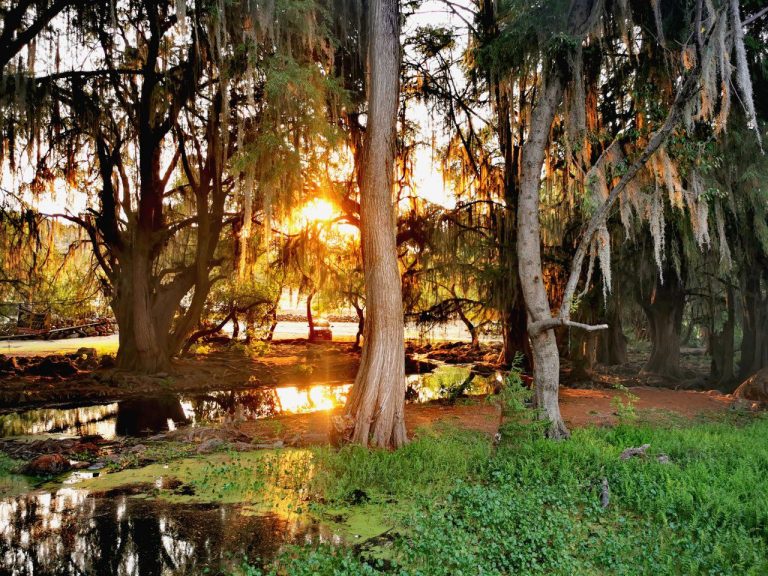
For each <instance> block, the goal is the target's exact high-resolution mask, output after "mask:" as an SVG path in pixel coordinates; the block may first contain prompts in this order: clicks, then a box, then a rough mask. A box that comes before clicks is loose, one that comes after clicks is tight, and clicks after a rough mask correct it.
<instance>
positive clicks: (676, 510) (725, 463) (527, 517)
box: [243, 418, 768, 576]
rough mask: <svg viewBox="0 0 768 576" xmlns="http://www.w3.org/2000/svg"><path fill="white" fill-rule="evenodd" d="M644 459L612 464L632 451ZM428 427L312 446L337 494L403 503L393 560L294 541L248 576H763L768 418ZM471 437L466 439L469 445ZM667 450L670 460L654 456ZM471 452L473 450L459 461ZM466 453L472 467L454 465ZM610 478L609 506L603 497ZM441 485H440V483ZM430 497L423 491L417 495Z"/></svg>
mask: <svg viewBox="0 0 768 576" xmlns="http://www.w3.org/2000/svg"><path fill="white" fill-rule="evenodd" d="M645 443H648V444H650V445H651V449H650V450H649V454H648V457H646V458H634V459H630V460H626V461H623V460H620V459H619V454H620V453H621V451H622V450H624V449H625V448H627V447H630V446H639V445H641V444H645ZM482 444H485V445H486V446H487V441H485V440H482V439H481V438H479V437H478V436H476V435H473V434H470V433H458V432H452V433H449V434H448V435H447V436H443V437H442V438H441V437H439V436H424V437H421V438H419V439H417V440H416V441H415V442H413V443H412V444H411V445H409V446H408V447H407V448H405V449H404V450H401V451H398V452H394V453H393V452H376V451H367V450H362V449H355V448H345V449H343V450H341V451H339V452H330V451H327V452H324V451H320V452H317V453H316V455H315V464H316V466H317V470H318V474H319V477H320V478H321V479H322V481H319V482H318V483H316V484H315V487H316V488H318V487H320V488H322V490H321V492H322V493H323V494H325V495H327V496H329V497H331V498H334V497H335V498H342V497H343V495H344V494H345V493H347V492H348V491H349V490H350V489H353V488H358V489H365V490H370V491H371V492H372V493H375V492H376V491H379V492H386V493H388V494H389V498H390V500H389V501H390V502H391V503H392V504H391V505H392V506H393V507H395V506H397V505H401V506H402V505H403V504H404V503H407V504H408V506H409V507H410V509H411V512H409V513H406V514H405V515H404V516H403V517H402V519H401V520H400V522H399V523H398V526H397V527H396V530H397V532H398V533H399V535H400V536H399V537H398V538H396V540H395V542H394V545H393V549H392V550H391V551H390V553H389V556H388V559H389V560H388V563H387V567H386V568H387V569H386V570H383V569H381V570H380V568H381V566H379V565H376V563H375V562H374V561H371V560H370V559H366V558H364V557H362V556H361V557H355V556H354V555H352V553H351V551H350V550H349V549H334V548H330V547H322V546H321V547H319V548H303V549H302V548H292V549H290V550H289V551H288V552H287V553H286V554H285V555H284V556H282V557H281V558H280V559H279V560H278V561H277V563H276V564H275V566H274V567H272V568H271V571H266V572H262V571H259V570H257V569H253V568H250V570H251V571H250V572H248V571H245V572H243V573H246V574H376V573H395V574H399V575H401V576H405V575H413V576H416V575H419V576H438V575H449V574H482V575H501V574H553V575H557V574H563V575H565V574H568V575H572V574H617V575H637V574H739V575H742V574H755V575H756V574H764V573H765V572H766V570H768V552H767V550H768V547H767V546H766V544H767V543H768V529H766V527H767V526H768V501H767V500H766V499H765V498H762V496H761V494H763V493H764V492H765V490H766V489H768V479H766V475H765V469H766V465H768V420H766V419H762V418H761V419H758V420H752V421H750V422H749V423H748V424H747V425H745V426H743V427H741V426H738V425H735V423H734V422H733V421H731V420H730V419H728V420H726V421H724V422H715V423H712V422H709V423H706V424H698V425H690V424H687V425H686V426H685V427H679V426H678V427H671V426H670V427H660V426H658V424H656V426H655V427H649V426H645V425H643V426H640V425H625V424H623V425H620V426H618V427H616V428H613V429H597V428H592V429H579V430H576V431H574V434H573V437H572V439H571V440H570V441H568V442H559V443H554V442H550V441H547V440H543V439H530V440H526V441H524V442H519V443H516V444H511V443H502V445H501V446H499V448H498V450H497V451H496V453H495V454H493V455H491V454H490V453H489V452H488V451H487V448H486V449H483V448H481V445H482ZM467 446H469V448H467ZM659 453H665V454H667V455H669V457H670V459H671V463H669V464H663V463H660V462H659V461H657V459H656V458H655V455H657V454H659ZM467 456H468V457H467ZM464 460H467V461H468V462H471V465H469V466H467V464H466V463H465V464H462V461H464ZM603 478H605V479H607V481H608V483H609V486H610V491H611V501H610V504H609V506H608V508H605V509H604V508H602V507H601V505H600V484H601V481H602V479H603ZM446 488H447V489H446ZM427 495H428V498H425V496H427Z"/></svg>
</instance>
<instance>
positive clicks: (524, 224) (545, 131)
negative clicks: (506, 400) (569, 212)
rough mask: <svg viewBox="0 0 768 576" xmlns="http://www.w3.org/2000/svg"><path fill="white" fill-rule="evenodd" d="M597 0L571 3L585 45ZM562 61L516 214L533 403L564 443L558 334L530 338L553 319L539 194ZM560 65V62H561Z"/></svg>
mask: <svg viewBox="0 0 768 576" xmlns="http://www.w3.org/2000/svg"><path fill="white" fill-rule="evenodd" d="M595 2H596V0H572V2H571V6H570V10H569V13H568V27H567V28H568V31H569V33H571V34H572V35H574V36H576V41H578V42H579V43H580V42H581V35H583V34H586V32H587V30H586V24H587V22H588V21H589V18H590V15H591V14H592V10H593V8H594V5H595ZM560 57H561V58H555V59H554V60H555V62H552V63H551V64H548V69H547V70H546V71H545V72H544V74H543V78H542V81H541V86H540V87H539V88H538V96H537V98H536V103H535V104H534V106H533V110H532V112H531V121H530V129H529V133H528V138H527V141H526V142H525V144H524V145H523V151H522V160H523V161H522V174H521V177H520V196H519V198H518V209H517V257H518V266H519V268H518V270H519V273H520V285H521V287H522V289H523V297H524V298H525V306H526V310H527V312H528V327H529V337H530V339H531V348H532V350H533V378H534V386H535V394H536V395H535V402H536V406H537V408H538V409H539V410H540V411H541V417H542V418H545V419H546V420H548V421H549V426H548V428H547V432H546V435H547V436H548V437H550V438H564V437H567V436H568V435H569V432H568V428H567V427H566V426H565V422H564V421H563V418H562V416H561V415H560V404H559V401H558V391H559V388H560V356H559V353H558V349H557V340H556V338H555V332H554V330H551V329H549V330H542V331H539V332H537V333H532V332H531V330H530V326H531V324H532V323H534V322H543V321H545V320H550V319H551V318H552V311H551V309H550V307H549V299H548V298H547V290H546V287H545V286H544V279H543V275H544V274H543V267H542V263H541V223H540V221H539V190H540V188H541V172H542V167H543V165H544V155H545V151H546V148H547V143H548V141H549V133H550V128H551V126H552V122H553V120H554V118H555V113H556V112H557V108H558V106H559V105H560V102H561V100H562V98H563V93H564V91H565V85H566V77H565V71H564V70H563V69H562V66H563V63H562V60H565V59H566V57H565V55H560ZM558 60H560V62H558Z"/></svg>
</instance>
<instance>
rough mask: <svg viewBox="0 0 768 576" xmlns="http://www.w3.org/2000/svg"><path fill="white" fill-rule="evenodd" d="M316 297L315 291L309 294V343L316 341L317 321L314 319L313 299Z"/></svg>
mask: <svg viewBox="0 0 768 576" xmlns="http://www.w3.org/2000/svg"><path fill="white" fill-rule="evenodd" d="M314 296H315V291H314V290H312V291H311V292H310V293H309V294H307V323H308V324H309V341H310V342H314V340H315V320H314V319H313V318H312V298H314Z"/></svg>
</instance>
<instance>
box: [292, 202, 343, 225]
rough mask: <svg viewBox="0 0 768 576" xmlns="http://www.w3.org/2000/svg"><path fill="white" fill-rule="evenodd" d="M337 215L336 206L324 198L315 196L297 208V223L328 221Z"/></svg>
mask: <svg viewBox="0 0 768 576" xmlns="http://www.w3.org/2000/svg"><path fill="white" fill-rule="evenodd" d="M338 215H339V211H338V210H337V209H336V207H335V206H334V205H333V204H331V203H330V202H329V201H328V200H325V199H324V198H315V199H314V200H310V201H309V202H307V203H306V204H305V205H304V206H303V207H302V208H300V209H299V210H298V216H299V218H298V220H299V223H301V224H304V223H310V222H328V221H330V220H333V219H334V218H335V217H337V216H338Z"/></svg>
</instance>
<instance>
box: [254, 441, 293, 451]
mask: <svg viewBox="0 0 768 576" xmlns="http://www.w3.org/2000/svg"><path fill="white" fill-rule="evenodd" d="M283 446H285V442H283V441H282V440H275V441H274V442H262V443H260V444H251V445H250V447H251V450H254V449H256V450H276V449H278V448H282V447H283Z"/></svg>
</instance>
